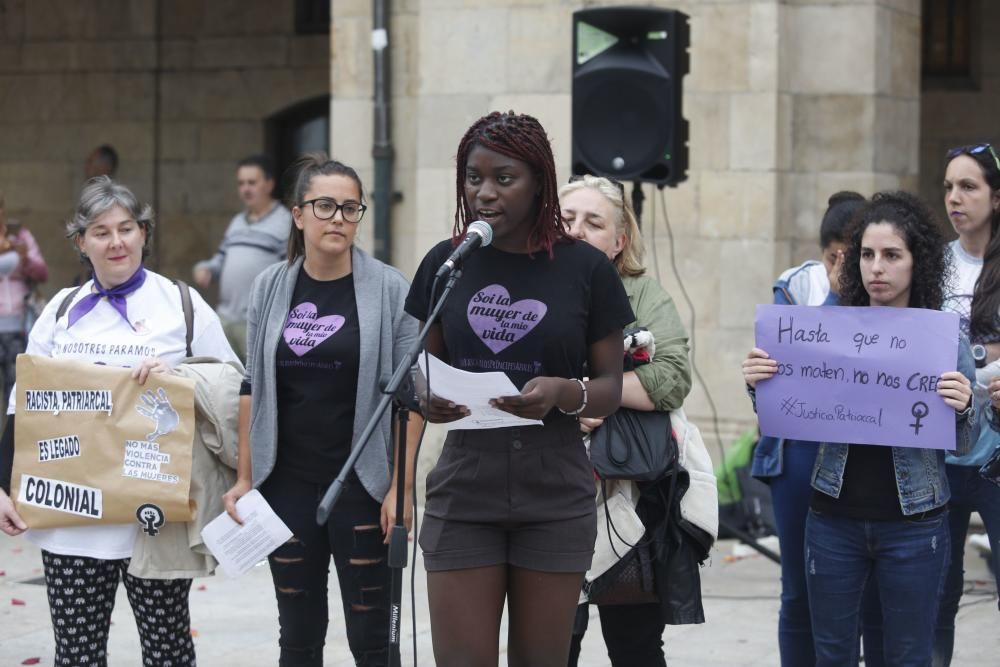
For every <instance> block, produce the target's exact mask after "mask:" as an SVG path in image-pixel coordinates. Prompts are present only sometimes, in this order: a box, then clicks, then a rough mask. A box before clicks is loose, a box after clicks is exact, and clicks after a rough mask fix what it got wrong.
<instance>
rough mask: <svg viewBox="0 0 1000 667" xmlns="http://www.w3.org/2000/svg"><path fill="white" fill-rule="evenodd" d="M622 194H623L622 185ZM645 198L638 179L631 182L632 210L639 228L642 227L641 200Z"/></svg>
mask: <svg viewBox="0 0 1000 667" xmlns="http://www.w3.org/2000/svg"><path fill="white" fill-rule="evenodd" d="M622 194H625V188H624V187H623V188H622ZM645 199H646V195H644V194H643V192H642V183H641V182H640V181H635V182H634V183H632V210H633V211H635V221H636V223H637V224H638V225H639V229H642V202H643V201H644V200H645Z"/></svg>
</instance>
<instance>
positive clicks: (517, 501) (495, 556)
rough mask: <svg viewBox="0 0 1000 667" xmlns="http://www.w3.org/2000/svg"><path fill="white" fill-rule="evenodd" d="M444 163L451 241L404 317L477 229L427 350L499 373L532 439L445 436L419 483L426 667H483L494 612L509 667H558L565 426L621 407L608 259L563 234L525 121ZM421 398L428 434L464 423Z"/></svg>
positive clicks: (547, 151)
mask: <svg viewBox="0 0 1000 667" xmlns="http://www.w3.org/2000/svg"><path fill="white" fill-rule="evenodd" d="M457 162H458V170H457V178H456V206H457V210H456V213H455V226H454V232H453V236H452V238H451V239H449V240H446V241H442V242H441V243H439V244H437V245H436V246H434V247H433V248H432V249H431V251H430V252H429V253H428V254H427V256H426V257H425V258H424V260H423V262H422V263H421V265H420V268H419V269H418V270H417V273H416V276H415V278H414V282H413V287H412V288H411V290H410V294H409V296H408V297H407V300H406V311H407V312H408V313H409V314H411V315H412V316H413V317H415V318H417V319H419V320H426V319H427V317H428V312H429V311H430V310H431V309H432V308H433V306H434V302H435V300H436V297H438V296H439V295H440V287H442V286H443V284H442V283H443V282H444V281H443V280H442V281H437V283H438V285H437V289H435V280H434V277H435V274H436V273H437V272H438V269H439V267H441V265H442V264H443V263H444V262H445V260H446V259H447V258H448V257H449V255H450V253H451V252H452V250H453V248H454V247H455V246H456V245H457V244H458V243H460V242H461V240H462V238H463V236H464V235H465V234H466V233H467V232H468V229H469V227H470V223H471V222H472V221H473V220H482V221H484V222H486V223H488V224H489V225H490V227H492V230H493V241H492V244H491V245H490V246H489V247H485V248H481V249H479V250H477V251H476V252H475V253H473V254H470V255H469V256H468V257H467V258H466V259H465V261H464V262H463V264H462V269H463V275H462V277H461V279H460V280H458V282H457V284H456V286H455V288H454V290H453V291H452V293H451V295H450V297H449V299H448V301H447V303H446V304H445V306H444V308H443V309H442V311H441V318H440V320H439V321H437V322H436V323H435V324H434V325H433V326H432V328H431V331H430V336H429V338H428V339H427V350H428V351H429V352H430V353H431V354H433V355H435V356H437V357H439V358H441V359H443V360H444V361H445V362H447V363H449V364H451V365H452V366H454V367H456V368H459V369H461V370H464V371H469V372H473V373H478V372H488V371H503V372H505V373H506V374H507V376H508V377H509V378H510V379H511V381H512V382H513V383H514V385H515V386H516V387H517V388H518V389H519V390H520V393H519V394H516V395H513V396H497V397H496V398H495V399H494V400H493V401H492V404H493V405H494V406H495V407H497V408H499V409H500V410H504V411H506V412H509V413H511V414H513V415H516V416H519V417H524V418H528V419H537V420H542V421H543V425H540V426H538V425H535V426H517V427H506V428H496V429H481V430H465V429H455V430H452V431H451V432H450V433H449V434H448V437H447V439H446V440H445V444H444V449H443V451H442V453H441V457H440V459H439V460H438V463H437V465H436V466H435V467H434V469H433V470H432V471H431V472H430V474H429V475H428V476H427V501H426V506H425V515H424V516H425V518H424V523H423V527H422V529H421V531H420V546H421V548H422V549H423V553H424V564H425V566H426V568H427V572H428V574H427V590H428V597H429V601H430V613H431V632H432V637H433V643H434V657H435V660H436V663H437V665H439V667H451V666H456V667H457V666H461V667H469V666H478V665H496V664H497V661H498V643H499V642H498V639H499V633H500V619H501V616H502V614H503V608H504V603H505V602H506V603H507V605H508V608H509V623H510V625H509V628H510V629H509V636H508V642H507V653H508V663H509V664H510V665H529V664H530V665H532V666H534V667H542V666H548V667H565V665H566V661H567V656H568V654H569V645H570V634H571V631H572V626H573V617H574V612H575V610H576V603H577V599H578V597H579V594H580V586H581V584H582V583H583V575H584V573H585V572H586V571H587V569H588V568H589V567H590V561H591V557H592V555H593V549H594V540H595V538H596V530H597V525H596V515H595V504H594V482H593V472H592V471H593V468H592V467H591V465H590V461H589V459H588V458H587V453H586V450H585V449H584V446H583V442H582V436H581V432H580V425H579V417H580V416H586V417H603V416H605V415H607V414H608V413H610V412H611V411H613V410H614V409H615V408H616V407H617V406H618V404H619V403H620V401H621V391H622V351H621V345H622V328H623V326H624V325H625V324H627V323H628V322H631V321H632V320H633V319H634V317H633V314H632V309H631V308H630V307H629V303H628V298H627V297H626V295H625V291H624V288H623V287H622V284H621V280H620V279H619V278H618V275H617V273H616V272H615V269H614V266H612V264H611V262H609V261H608V258H607V257H606V256H604V254H603V253H601V252H600V251H598V250H596V249H594V248H593V247H591V246H590V245H588V244H587V243H585V242H583V241H578V240H575V239H573V238H571V237H570V236H569V235H568V234H567V232H566V230H565V227H564V226H563V223H562V220H561V217H560V212H559V200H558V196H557V189H558V188H557V186H556V174H555V167H554V165H553V159H552V149H551V147H550V146H549V141H548V138H547V137H546V135H545V131H544V130H543V129H542V126H541V125H540V124H539V123H538V121H537V120H535V119H534V118H532V117H530V116H525V115H520V114H515V113H513V112H508V113H496V112H494V113H491V114H489V115H488V116H485V117H483V118H480V119H479V120H478V121H476V122H475V123H474V124H473V125H472V127H470V128H469V130H468V131H467V132H466V134H465V136H464V137H462V140H461V142H460V143H459V146H458V156H457ZM432 292H433V293H432ZM585 365H586V366H587V367H588V369H589V370H588V372H587V374H588V375H589V380H587V381H584V380H583V378H584V377H585V371H584V366H585ZM431 384H432V385H433V377H432V378H431ZM421 398H422V404H423V405H422V407H423V411H424V415H425V417H426V418H427V419H428V420H430V421H432V422H436V423H446V422H452V421H455V420H458V419H461V418H462V417H464V416H466V415H467V414H468V413H469V411H468V409H467V408H466V407H465V406H463V405H458V404H455V403H453V402H449V401H446V400H444V399H441V398H438V397H435V396H433V395H431V396H430V397H429V400H427V397H426V396H423V397H421Z"/></svg>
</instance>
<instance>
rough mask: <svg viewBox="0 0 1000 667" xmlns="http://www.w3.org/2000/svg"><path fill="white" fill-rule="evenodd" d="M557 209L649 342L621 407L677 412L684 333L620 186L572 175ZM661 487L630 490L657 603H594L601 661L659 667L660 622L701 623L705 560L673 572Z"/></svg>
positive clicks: (687, 370) (685, 365)
mask: <svg viewBox="0 0 1000 667" xmlns="http://www.w3.org/2000/svg"><path fill="white" fill-rule="evenodd" d="M559 206H560V208H561V209H562V217H563V222H564V223H565V225H566V228H567V229H568V231H569V234H570V236H573V237H574V238H577V239H579V240H581V241H586V242H587V243H589V244H590V245H592V246H594V247H595V248H597V249H598V250H600V251H601V252H603V253H604V254H605V255H607V256H608V259H609V260H611V262H612V263H613V264H614V266H615V268H616V269H617V270H618V275H619V276H620V277H621V280H622V284H623V285H624V286H625V293H626V294H627V295H628V299H629V303H630V304H631V306H632V310H633V311H634V312H635V321H634V322H632V323H630V324H629V325H628V327H627V328H628V329H633V328H642V329H643V330H645V332H646V334H647V336H648V337H649V338H650V340H651V342H652V345H649V344H647V345H646V346H645V347H644V351H645V353H646V357H648V363H644V364H642V365H636V366H635V367H634V369H632V370H627V371H626V372H625V373H624V375H623V377H622V400H621V406H622V407H625V408H631V409H634V410H643V411H649V410H659V411H662V412H669V411H670V410H676V409H678V408H680V407H681V405H682V404H683V402H684V398H685V397H686V396H687V394H688V392H689V391H690V390H691V365H690V361H689V360H688V342H687V333H686V332H685V331H684V325H683V324H682V323H681V319H680V316H679V315H678V314H677V309H676V308H675V307H674V302H673V300H672V299H671V298H670V295H668V294H667V293H666V291H664V289H663V288H662V287H661V286H660V284H659V283H658V282H657V281H656V280H654V279H653V278H651V277H650V276H647V275H645V272H646V270H645V268H644V267H643V265H642V256H643V251H644V248H643V242H642V236H641V234H640V233H639V225H638V224H637V222H636V218H635V213H633V211H632V206H631V205H630V204H629V203H628V200H626V199H625V192H624V188H623V187H622V185H621V184H620V183H618V182H617V181H611V180H610V179H607V178H600V177H597V176H581V177H575V178H574V179H573V180H571V181H570V183H568V184H567V185H564V186H563V187H562V188H560V190H559ZM632 358H633V355H629V357H628V359H632ZM602 422H603V420H602V419H601V418H599V417H591V418H588V417H582V418H581V419H580V426H581V428H582V430H583V431H584V432H586V433H589V432H590V431H592V430H593V429H595V428H597V427H599V426H600V425H601V423H602ZM632 484H635V483H632ZM668 485H669V482H668V481H667V480H662V481H658V482H649V483H640V484H637V485H636V487H637V489H636V495H637V496H639V502H638V504H637V506H636V512H637V513H638V515H639V518H640V520H641V521H642V523H643V526H645V528H646V533H645V534H644V535H643V537H642V539H643V540H652V541H653V542H654V543H656V544H657V545H658V548H656V549H654V550H653V553H654V554H655V560H654V568H655V570H654V584H655V586H656V589H657V594H658V597H659V601H658V602H652V603H646V604H631V605H598V610H599V613H600V616H601V632H602V634H603V635H604V641H605V643H606V644H607V647H608V657H609V658H610V659H611V664H612V665H615V666H616V667H656V666H657V665H660V666H663V667H666V664H667V663H666V660H665V658H664V655H663V640H662V637H663V630H664V628H665V626H666V623H667V622H670V623H671V624H674V625H677V624H683V623H702V622H704V612H703V609H702V606H701V590H700V578H699V572H698V562H699V561H701V560H703V559H704V558H705V557H707V555H708V554H707V551H708V550H707V548H704V547H703V548H701V549H698V548H697V547H696V548H695V549H694V550H693V551H695V552H698V553H697V555H692V556H691V557H690V558H688V559H686V560H685V562H684V564H685V565H687V567H678V565H680V564H681V563H680V561H679V560H678V559H677V558H676V551H677V550H678V549H679V548H680V546H679V545H676V544H671V545H670V546H668V537H667V535H666V531H667V526H666V524H667V522H669V521H671V520H672V517H671V516H668V515H667V511H668V508H666V507H665V503H664V502H663V498H665V497H667V495H668V494H667V493H662V494H661V493H660V492H661V491H666V487H668ZM640 494H641V495H640ZM704 539H705V544H706V545H707V544H710V543H711V537H710V536H708V535H705V538H704ZM685 541H686V540H685ZM596 548H597V549H598V550H601V549H608V548H609V545H608V543H607V541H604V543H603V544H602V543H600V542H599V543H598V544H597V545H596ZM667 548H672V549H673V551H674V552H675V553H674V554H673V555H674V559H673V560H672V561H671V560H670V559H669V558H668V557H667V556H668V554H667V553H666V552H665V551H664V550H665V549H667ZM689 553H692V554H693V552H689ZM588 619H589V614H588V607H587V606H585V605H584V606H582V607H581V608H580V610H579V612H578V614H577V624H576V628H575V631H574V635H573V646H572V649H571V652H570V662H569V664H570V665H571V666H574V665H576V664H577V660H578V657H579V653H580V644H581V642H582V640H583V635H584V632H585V631H586V629H587V621H588Z"/></svg>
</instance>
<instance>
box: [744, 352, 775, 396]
mask: <svg viewBox="0 0 1000 667" xmlns="http://www.w3.org/2000/svg"><path fill="white" fill-rule="evenodd" d="M777 372H778V362H777V361H775V360H774V359H772V358H771V357H770V356H769V355H768V354H767V352H765V351H764V350H762V349H760V348H759V347H755V348H754V349H752V350H750V354H748V355H747V358H746V359H744V360H743V380H744V381H745V382H746V383H747V385H749V386H750V387H756V386H757V383H758V382H761V381H763V380H768V379H770V378H773V377H774V374H775V373H777Z"/></svg>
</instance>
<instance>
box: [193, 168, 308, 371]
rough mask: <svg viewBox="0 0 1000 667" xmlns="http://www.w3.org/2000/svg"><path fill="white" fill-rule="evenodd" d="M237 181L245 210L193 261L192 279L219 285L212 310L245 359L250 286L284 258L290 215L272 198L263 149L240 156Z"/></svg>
mask: <svg viewBox="0 0 1000 667" xmlns="http://www.w3.org/2000/svg"><path fill="white" fill-rule="evenodd" d="M236 181H237V184H238V186H239V194H240V199H241V200H242V202H243V206H244V210H243V211H241V212H239V213H237V214H236V215H235V216H234V217H233V219H232V221H230V223H229V227H228V228H227V229H226V234H225V236H224V237H223V239H222V243H221V244H220V245H219V249H218V251H216V253H215V255H213V256H212V258H211V259H207V260H204V261H201V262H198V263H197V264H195V266H194V271H193V278H194V282H195V284H196V285H198V286H199V287H202V288H206V287H208V286H209V285H211V284H212V283H213V282H218V285H219V304H218V306H217V307H216V312H218V314H219V319H221V320H222V327H223V329H224V330H225V332H226V337H227V338H228V339H229V344H230V345H232V347H233V349H234V350H235V351H236V353H237V354H238V355H239V356H240V358H241V359H243V360H244V361H246V319H247V305H248V303H249V300H250V286H251V285H252V284H253V281H254V278H256V277H257V274H259V273H260V272H261V271H263V270H264V267H266V266H268V265H270V264H273V263H275V262H278V261H281V260H283V259H284V258H285V253H286V246H287V244H288V232H289V230H290V228H291V224H292V215H291V213H290V212H289V211H288V209H287V208H285V207H284V206H282V205H281V203H279V202H277V201H275V200H274V199H273V196H272V195H273V193H274V168H273V166H272V164H271V160H270V159H269V158H268V157H266V156H264V155H253V156H250V157H248V158H246V159H244V160H241V161H240V163H239V164H238V165H237V169H236Z"/></svg>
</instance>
